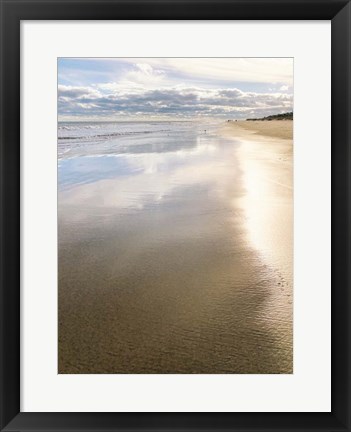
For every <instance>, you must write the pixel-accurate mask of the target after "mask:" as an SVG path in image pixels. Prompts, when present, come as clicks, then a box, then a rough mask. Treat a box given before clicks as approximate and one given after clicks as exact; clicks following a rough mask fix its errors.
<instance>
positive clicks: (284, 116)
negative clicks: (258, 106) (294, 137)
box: [246, 111, 293, 121]
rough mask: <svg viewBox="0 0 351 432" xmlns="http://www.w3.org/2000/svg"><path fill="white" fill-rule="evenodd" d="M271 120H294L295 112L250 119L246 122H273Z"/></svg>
mask: <svg viewBox="0 0 351 432" xmlns="http://www.w3.org/2000/svg"><path fill="white" fill-rule="evenodd" d="M271 120H293V112H292V111H291V112H287V113H283V114H275V115H270V116H267V117H262V118H248V119H246V121H271Z"/></svg>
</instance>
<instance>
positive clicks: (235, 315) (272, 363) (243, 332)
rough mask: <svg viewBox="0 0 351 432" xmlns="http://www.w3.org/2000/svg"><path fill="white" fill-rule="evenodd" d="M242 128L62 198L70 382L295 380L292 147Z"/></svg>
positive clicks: (65, 361)
mask: <svg viewBox="0 0 351 432" xmlns="http://www.w3.org/2000/svg"><path fill="white" fill-rule="evenodd" d="M237 123H239V122H237ZM269 123H273V122H269ZM236 129H237V126H235V127H234V126H233V125H231V124H230V125H226V126H225V128H224V129H223V130H222V131H221V133H220V134H219V133H217V132H216V133H213V134H210V133H208V134H207V135H206V136H204V135H203V134H202V132H197V134H196V136H195V137H194V138H191V139H192V140H193V141H189V142H188V141H187V145H186V146H182V147H180V148H178V147H177V148H176V149H175V150H174V148H172V145H173V144H172V142H171V141H170V142H169V144H168V145H167V146H166V147H167V149H165V148H164V147H163V148H162V151H159V152H156V153H154V154H151V153H147V155H145V156H144V155H135V154H132V155H127V156H126V158H125V159H123V166H126V165H128V164H129V166H130V167H132V168H133V170H134V171H133V172H132V173H128V175H127V174H126V173H125V172H124V171H123V175H119V176H115V177H114V176H112V177H111V178H108V176H105V178H102V179H101V178H99V179H96V180H94V181H90V182H85V183H82V182H80V181H79V179H76V180H75V184H74V185H72V186H71V187H69V188H65V189H63V190H61V191H60V192H59V291H58V293H59V359H58V360H59V363H58V369H59V373H248V374H253V373H254V374H255V373H291V372H292V369H293V367H292V170H291V167H292V160H291V158H292V150H291V149H292V146H291V141H289V140H282V139H280V138H279V139H277V138H274V139H273V138H267V135H266V138H264V137H262V136H258V135H256V134H255V133H253V131H251V130H250V131H248V132H245V130H244V128H240V130H241V132H240V133H239V132H238V131H237V130H236ZM243 131H244V132H243ZM252 137H255V138H254V139H252ZM170 138H171V137H168V138H164V139H170ZM177 142H178V141H177ZM177 146H178V144H177ZM110 159H111V158H110ZM110 159H109V164H110V163H111V162H110ZM88 160H89V164H90V165H88ZM117 160H118V161H120V155H118V158H117ZM94 161H95V162H96V164H98V165H97V168H98V170H99V172H101V170H102V171H103V170H104V169H105V170H106V166H107V165H106V161H104V158H103V157H101V156H100V157H97V158H96V159H94ZM78 162H79V163H78ZM78 162H77V163H76V166H77V167H79V170H80V172H81V173H82V172H84V173H86V172H87V171H88V172H91V170H92V168H91V158H81V159H79V161H78ZM67 163H68V162H67ZM99 164H100V165H99ZM104 164H105V165H104ZM120 165H121V164H119V165H118V170H120V171H121V168H120ZM109 166H110V165H109ZM116 166H117V165H116ZM109 169H110V168H109ZM75 170H78V168H76V167H75ZM89 170H90V171H89ZM116 170H117V168H116ZM131 174H133V175H131Z"/></svg>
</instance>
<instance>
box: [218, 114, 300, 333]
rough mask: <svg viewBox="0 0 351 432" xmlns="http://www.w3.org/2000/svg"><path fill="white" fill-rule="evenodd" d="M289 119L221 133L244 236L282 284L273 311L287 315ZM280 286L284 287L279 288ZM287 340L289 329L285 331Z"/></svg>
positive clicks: (245, 125) (290, 238)
mask: <svg viewBox="0 0 351 432" xmlns="http://www.w3.org/2000/svg"><path fill="white" fill-rule="evenodd" d="M292 132H293V121H288V120H285V121H269V122H268V121H267V122H263V121H255V122H253V121H252V122H240V121H237V122H230V123H227V124H226V125H225V126H224V127H223V128H222V133H223V134H224V135H225V136H226V137H227V138H231V139H233V140H235V142H238V143H239V144H240V145H238V147H237V156H238V160H239V164H240V169H241V174H242V183H243V188H244V195H243V197H242V199H241V200H239V203H238V205H239V206H240V208H241V209H242V210H243V212H244V214H245V225H246V231H247V238H248V241H249V243H250V244H251V245H252V247H253V248H254V249H255V250H256V251H257V252H258V254H259V256H260V257H261V260H262V262H263V263H264V264H265V265H267V266H269V267H270V268H272V269H274V271H275V272H276V274H277V275H279V277H280V278H281V279H282V281H283V282H284V283H283V284H278V286H276V287H272V294H273V297H272V298H273V301H274V303H275V307H278V309H279V310H280V311H281V312H282V314H283V315H285V317H291V319H290V320H289V319H288V320H287V322H289V321H290V322H291V323H292V313H293V311H292V309H293V306H292V299H293V140H292ZM283 286H284V289H283ZM288 332H289V333H290V332H291V333H290V337H291V339H292V328H290V329H289V330H288Z"/></svg>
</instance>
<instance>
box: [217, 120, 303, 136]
mask: <svg viewBox="0 0 351 432" xmlns="http://www.w3.org/2000/svg"><path fill="white" fill-rule="evenodd" d="M293 124H294V123H293V121H292V120H271V121H245V120H244V121H240V120H238V121H231V122H227V123H226V129H225V130H226V132H228V133H229V134H232V136H235V137H247V136H249V135H260V136H261V137H272V138H281V139H287V140H292V139H293Z"/></svg>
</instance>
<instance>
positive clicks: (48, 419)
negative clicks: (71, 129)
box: [0, 0, 351, 431]
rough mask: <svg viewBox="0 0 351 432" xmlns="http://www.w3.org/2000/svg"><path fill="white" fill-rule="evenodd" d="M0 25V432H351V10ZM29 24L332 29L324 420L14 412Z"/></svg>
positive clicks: (64, 9)
mask: <svg viewBox="0 0 351 432" xmlns="http://www.w3.org/2000/svg"><path fill="white" fill-rule="evenodd" d="M136 4H137V7H135V6H136ZM0 18H1V27H0V29H1V57H0V59H1V83H0V84H1V88H0V103H1V105H0V122H1V123H0V134H1V135H0V136H1V138H0V151H1V154H0V163H1V168H0V173H1V174H0V185H1V187H0V193H1V195H0V210H1V211H0V226H1V228H0V229H1V231H0V239H1V240H0V244H1V249H0V277H1V283H0V290H1V291H0V292H1V297H0V300H1V304H0V307H1V311H0V326H1V328H0V330H1V333H0V335H1V336H0V344H1V345H0V430H1V431H35V430H38V431H39V430H42V431H44V430H45V431H50V430H55V431H68V430H70V431H78V430H90V431H95V430H96V431H132V430H133V431H146V430H159V431H160V430H168V431H175V430H183V431H195V430H197V431H199V430H213V431H220V430H224V429H225V430H232V431H239V430H240V431H253V430H255V431H259V430H262V431H263V430H282V431H284V430H285V431H288V430H289V431H303V430H311V431H312V430H313V431H351V416H350V389H351V386H350V381H351V373H350V372H351V370H350V364H351V361H350V360H351V356H350V348H351V344H350V335H351V333H350V318H349V315H350V314H351V308H350V295H349V281H350V277H349V276H350V270H349V269H350V268H351V266H350V264H351V263H350V251H349V249H350V228H349V220H350V208H349V207H350V203H351V199H350V198H351V196H350V175H351V169H350V144H351V143H350V122H351V110H350V100H351V97H350V96H351V93H350V91H351V85H350V77H351V66H350V65H351V4H350V0H306V1H302V0H246V1H241V0H218V1H215V0H189V1H187V2H183V1H181V0H159V1H157V0H129V1H127V0H100V1H99V0H67V1H65V2H61V1H60V0H0ZM31 19H35V20H51V19H55V20H63V19H65V20H73V19H77V20H83V19H85V20H90V19H93V20H100V19H101V20H104V19H144V20H145V19H204V20H212V19H226V20H228V19H235V20H240V19H250V20H252V19H262V20H263V19H269V20H272V19H289V20H294V19H302V20H317V19H318V20H321V19H322V20H331V28H332V161H331V162H332V412H331V413H261V414H260V413H205V414H201V413H21V412H20V21H21V20H31Z"/></svg>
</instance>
